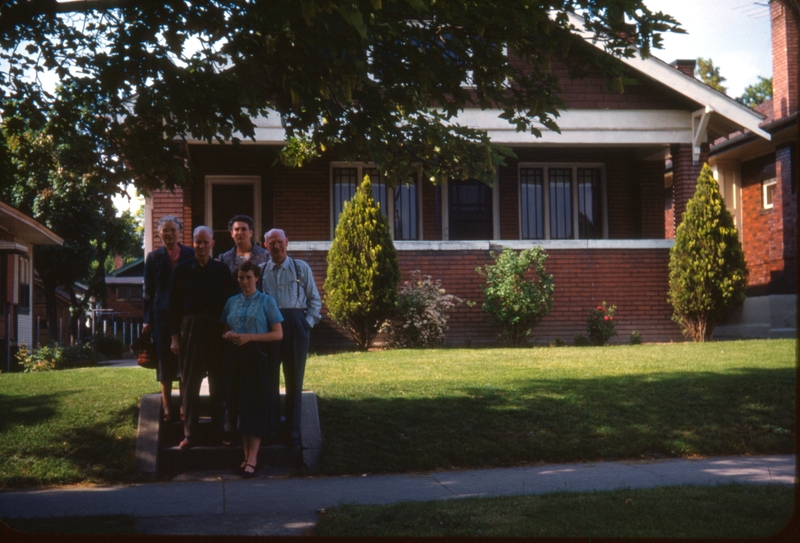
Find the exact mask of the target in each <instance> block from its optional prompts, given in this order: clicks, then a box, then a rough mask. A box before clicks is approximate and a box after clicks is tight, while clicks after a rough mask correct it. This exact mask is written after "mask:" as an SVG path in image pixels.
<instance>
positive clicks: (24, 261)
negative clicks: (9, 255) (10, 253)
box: [18, 256, 31, 315]
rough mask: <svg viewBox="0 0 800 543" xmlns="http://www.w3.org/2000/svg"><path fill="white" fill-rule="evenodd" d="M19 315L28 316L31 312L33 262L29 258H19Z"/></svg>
mask: <svg viewBox="0 0 800 543" xmlns="http://www.w3.org/2000/svg"><path fill="white" fill-rule="evenodd" d="M18 306H19V313H20V314H21V315H28V314H29V313H30V312H31V261H30V260H28V257H25V256H20V257H19V299H18Z"/></svg>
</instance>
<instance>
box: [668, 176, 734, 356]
mask: <svg viewBox="0 0 800 543" xmlns="http://www.w3.org/2000/svg"><path fill="white" fill-rule="evenodd" d="M746 288H747V265H746V263H745V259H744V251H743V250H742V244H741V243H740V242H739V234H738V232H737V231H736V227H735V226H734V225H733V217H731V214H730V213H729V212H728V209H727V208H726V207H725V202H724V200H723V199H722V195H721V194H720V192H719V185H718V184H717V181H716V180H715V179H714V177H713V174H712V172H711V168H709V167H708V164H706V165H704V166H703V169H702V171H701V172H700V177H698V179H697V189H696V190H695V193H694V196H693V197H692V199H691V200H689V202H688V203H687V205H686V211H685V212H684V214H683V218H682V220H681V223H680V225H679V226H678V228H677V230H676V231H675V245H674V246H673V247H672V249H671V250H670V259H669V302H670V303H671V304H672V308H673V316H672V320H673V321H675V322H677V323H678V325H679V326H680V327H681V330H682V332H683V333H684V334H685V335H686V336H687V337H689V338H691V339H692V340H693V341H697V342H702V341H705V340H707V339H710V338H711V335H712V334H713V333H714V328H715V327H716V325H717V323H718V322H720V320H721V319H723V318H724V317H725V316H726V314H727V312H728V310H730V309H732V308H734V307H736V306H738V305H741V304H742V303H743V302H744V299H745V289H746Z"/></svg>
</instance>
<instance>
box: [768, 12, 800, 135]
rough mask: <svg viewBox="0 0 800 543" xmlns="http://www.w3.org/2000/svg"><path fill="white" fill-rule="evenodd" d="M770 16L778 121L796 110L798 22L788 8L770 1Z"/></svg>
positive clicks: (773, 103)
mask: <svg viewBox="0 0 800 543" xmlns="http://www.w3.org/2000/svg"><path fill="white" fill-rule="evenodd" d="M769 5H770V15H771V17H772V115H773V118H774V119H775V120H776V121H777V120H778V119H782V118H783V117H787V116H789V115H791V114H792V113H794V112H795V111H797V84H798V79H797V56H798V55H797V47H798V42H797V22H796V21H795V20H794V19H795V15H794V13H793V12H792V10H791V9H787V8H786V7H784V5H783V4H782V3H781V2H775V1H773V2H770V4H769Z"/></svg>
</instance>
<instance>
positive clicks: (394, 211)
mask: <svg viewBox="0 0 800 543" xmlns="http://www.w3.org/2000/svg"><path fill="white" fill-rule="evenodd" d="M365 175H369V177H370V181H371V182H372V197H373V198H374V199H375V202H376V203H378V205H379V206H380V208H381V211H383V213H384V214H385V215H386V216H387V218H388V219H389V229H390V230H391V233H392V238H393V239H396V240H414V239H419V226H418V224H419V219H418V216H419V213H418V208H419V194H418V190H417V183H416V182H413V181H412V182H409V183H407V184H402V185H397V186H395V187H390V186H389V185H388V184H387V183H386V180H385V179H384V177H383V176H382V175H380V172H378V169H377V168H375V167H371V166H365V165H348V166H346V167H343V166H334V167H333V168H332V170H331V177H332V180H333V230H334V231H335V230H336V225H337V224H339V215H340V214H341V213H342V210H343V209H344V203H345V202H347V201H348V200H349V199H350V198H352V197H353V195H354V194H355V193H356V189H357V188H358V185H359V184H360V183H361V180H362V179H363V178H364V176H365ZM331 237H332V236H331Z"/></svg>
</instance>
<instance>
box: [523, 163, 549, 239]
mask: <svg viewBox="0 0 800 543" xmlns="http://www.w3.org/2000/svg"><path fill="white" fill-rule="evenodd" d="M519 179H520V194H519V197H520V205H521V206H522V207H521V213H520V214H521V217H520V220H521V221H522V239H544V172H543V171H542V169H541V168H522V169H520V172H519Z"/></svg>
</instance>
